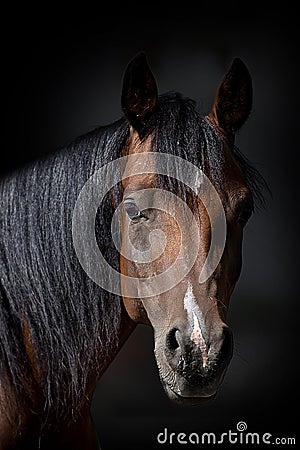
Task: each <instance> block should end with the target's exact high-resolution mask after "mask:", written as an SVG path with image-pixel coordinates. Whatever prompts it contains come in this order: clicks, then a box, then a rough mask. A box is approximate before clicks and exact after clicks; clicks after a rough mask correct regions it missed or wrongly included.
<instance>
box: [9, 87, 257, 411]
mask: <svg viewBox="0 0 300 450" xmlns="http://www.w3.org/2000/svg"><path fill="white" fill-rule="evenodd" d="M150 133H153V145H154V147H155V150H156V151H158V152H163V153H170V154H173V155H176V156H180V157H182V158H184V159H187V160H189V161H190V162H192V163H193V164H195V165H198V166H199V164H200V167H201V168H203V170H204V171H205V172H209V173H210V176H211V178H212V180H213V182H214V183H215V184H216V185H219V186H220V185H221V184H222V179H223V172H224V161H223V159H222V145H223V142H222V138H221V137H220V136H219V135H218V133H217V132H216V130H215V129H214V128H213V127H212V126H211V125H210V124H209V123H208V122H207V121H205V120H204V119H203V118H202V117H201V116H200V114H199V113H198V112H197V111H196V108H195V104H194V102H193V101H191V100H189V99H184V98H182V96H181V95H180V94H176V93H172V94H167V95H163V96H161V97H160V100H159V105H158V108H157V110H156V112H155V114H154V115H153V117H151V118H149V121H148V122H147V123H146V124H145V129H144V136H147V135H149V134H150ZM128 134H129V126H128V124H127V123H126V121H125V119H121V120H119V121H118V122H116V123H114V124H112V125H109V126H107V127H103V128H98V129H96V130H94V131H93V132H91V133H88V134H87V135H85V136H83V137H80V138H78V139H77V140H76V141H75V142H74V143H72V144H71V145H69V146H68V147H67V148H65V149H63V150H62V151H60V152H57V153H56V154H54V155H52V156H50V157H48V158H46V159H45V160H40V161H37V162H35V163H33V164H31V165H29V166H28V167H26V168H24V169H22V170H19V171H17V172H16V173H14V174H12V175H10V176H8V177H6V178H4V179H2V180H1V181H0V208H1V217H0V230H1V234H0V267H1V270H0V381H1V380H8V382H9V384H10V386H11V387H12V389H13V396H14V398H15V399H16V401H17V399H18V398H22V397H23V398H24V396H25V397H26V396H27V397H28V399H30V395H31V393H30V389H29V388H28V391H27V387H26V386H27V384H26V380H28V378H29V377H31V376H32V377H33V378H34V377H36V374H35V373H29V372H28V371H29V367H30V365H31V362H32V361H29V360H28V351H27V350H28V349H26V347H25V342H24V333H25V334H26V333H29V336H30V342H31V345H32V347H33V348H34V350H35V356H36V359H37V361H38V362H39V368H40V371H41V372H40V373H39V377H41V380H42V382H41V383H40V388H41V389H42V391H43V395H44V398H45V399H46V404H45V408H44V409H45V414H47V412H49V411H51V410H54V411H56V414H57V416H59V417H62V416H63V415H64V414H65V415H69V414H70V411H75V413H76V411H78V410H79V408H80V404H81V402H83V401H84V396H85V392H86V384H87V381H88V380H87V376H88V374H89V373H90V372H91V370H95V371H97V370H99V368H100V367H101V365H102V364H103V361H104V360H105V359H106V358H107V356H108V355H109V354H110V353H111V351H112V349H113V348H114V347H116V346H117V336H118V331H119V325H120V298H118V297H117V296H114V295H113V294H110V293H108V292H106V291H105V290H102V289H101V288H100V287H99V286H97V285H96V284H95V283H93V282H92V281H91V280H90V279H89V278H88V276H87V275H86V274H85V272H84V271H83V269H82V268H81V266H80V264H79V262H78V260H77V257H76V255H75V252H74V249H73V244H72V226H71V221H72V212H73V208H74V205H75V201H76V199H77V197H78V194H79V192H80V190H81V188H82V186H83V185H84V183H85V182H86V181H87V180H88V178H89V177H90V176H91V175H92V174H93V173H94V171H95V170H97V169H99V168H100V167H101V166H102V165H104V164H106V163H108V162H109V161H113V160H115V159H117V158H119V157H120V156H122V152H123V149H124V144H125V141H126V139H127V137H128ZM233 152H234V156H235V158H236V160H237V163H238V164H239V165H240V167H241V169H242V170H243V172H244V174H245V179H246V182H247V183H248V185H249V188H250V189H251V190H252V192H253V195H254V197H255V198H258V199H261V198H262V194H261V189H260V187H261V185H263V180H262V178H261V176H260V175H259V174H258V172H257V171H256V170H255V169H254V168H253V167H252V166H251V165H250V164H249V162H248V161H247V160H246V159H245V158H244V157H243V156H242V154H241V153H240V152H239V151H238V150H237V149H234V150H233ZM174 183H175V181H174V180H173V179H169V180H168V187H169V188H170V189H172V190H176V189H175V188H176V186H175V185H174ZM117 190H118V192H117V197H118V198H119V200H120V198H121V190H120V186H118V187H117ZM113 212H114V211H113V206H112V203H111V200H110V198H109V197H107V198H106V200H105V204H104V205H103V207H102V208H101V210H100V212H99V214H98V219H97V220H98V223H99V224H100V226H99V227H98V236H97V237H98V240H99V244H100V245H101V241H103V246H104V247H105V248H106V257H107V259H108V260H109V261H110V264H112V265H114V267H115V268H117V269H118V268H119V256H118V253H117V251H116V250H115V248H114V246H113V244H112V242H111V239H109V238H108V237H109V235H110V220H111V217H112V215H113Z"/></svg>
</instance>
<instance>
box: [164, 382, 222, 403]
mask: <svg viewBox="0 0 300 450" xmlns="http://www.w3.org/2000/svg"><path fill="white" fill-rule="evenodd" d="M163 387H164V389H165V392H166V394H167V396H168V397H169V399H170V400H172V401H173V402H174V403H176V404H180V405H182V406H205V405H207V404H209V403H210V402H211V401H212V400H214V398H215V397H216V395H217V391H215V392H213V393H211V394H209V395H197V394H195V395H189V396H185V395H182V394H181V393H179V390H177V389H172V388H171V387H170V386H169V385H168V384H167V383H164V382H163Z"/></svg>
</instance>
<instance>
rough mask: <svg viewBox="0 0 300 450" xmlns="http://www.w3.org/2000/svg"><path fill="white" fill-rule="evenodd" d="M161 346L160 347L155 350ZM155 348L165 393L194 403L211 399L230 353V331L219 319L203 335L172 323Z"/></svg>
mask: <svg viewBox="0 0 300 450" xmlns="http://www.w3.org/2000/svg"><path fill="white" fill-rule="evenodd" d="M162 347H163V351H158V349H162ZM156 348H157V350H156V351H155V353H156V360H157V364H158V368H159V373H160V378H161V381H162V384H163V386H164V388H165V390H166V392H167V394H168V396H169V397H170V398H171V399H172V400H175V401H177V402H182V403H189V404H190V403H198V402H201V401H203V400H208V399H212V398H213V397H214V396H215V394H216V392H217V390H218V387H219V385H220V384H221V382H222V380H223V378H224V375H225V372H226V369H227V367H228V364H229V362H230V360H231V357H232V349H233V338H232V332H231V330H230V328H229V327H228V326H226V325H225V324H223V323H222V326H220V327H218V329H215V330H212V331H211V332H210V336H209V337H208V338H204V336H203V334H202V333H201V330H200V328H199V329H193V331H192V332H190V331H189V332H186V331H185V330H181V329H180V326H174V327H172V328H171V329H170V330H169V331H168V332H167V335H166V338H165V344H164V346H162V345H159V346H158V347H156Z"/></svg>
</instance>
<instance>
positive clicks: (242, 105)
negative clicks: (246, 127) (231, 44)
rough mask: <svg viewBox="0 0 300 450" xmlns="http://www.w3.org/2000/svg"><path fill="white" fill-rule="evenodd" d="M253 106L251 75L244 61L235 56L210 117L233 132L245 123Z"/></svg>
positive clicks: (219, 88)
mask: <svg viewBox="0 0 300 450" xmlns="http://www.w3.org/2000/svg"><path fill="white" fill-rule="evenodd" d="M251 108H252V80H251V75H250V73H249V71H248V69H247V67H246V66H245V64H244V63H243V61H242V60H240V59H239V58H235V59H234V60H233V62H232V64H231V67H230V69H229V71H228V72H227V74H226V75H225V77H224V79H223V81H222V82H221V84H220V86H219V87H218V90H217V93H216V97H215V102H214V105H213V108H212V111H211V113H210V117H211V118H212V120H213V121H216V122H217V124H218V125H219V126H220V127H221V128H222V129H223V130H224V131H226V132H227V133H229V134H233V133H235V132H236V131H237V130H239V129H240V128H241V126H242V125H243V124H244V122H245V121H246V119H247V118H248V116H249V114H250V111H251Z"/></svg>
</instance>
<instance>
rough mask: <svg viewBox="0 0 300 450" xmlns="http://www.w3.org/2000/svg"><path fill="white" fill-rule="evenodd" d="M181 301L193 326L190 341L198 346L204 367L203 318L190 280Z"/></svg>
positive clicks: (205, 347)
mask: <svg viewBox="0 0 300 450" xmlns="http://www.w3.org/2000/svg"><path fill="white" fill-rule="evenodd" d="M183 303H184V309H185V310H186V311H187V315H188V320H189V321H190V322H191V323H192V326H193V330H192V333H191V341H193V342H194V343H195V344H196V345H197V346H198V347H199V348H200V350H201V353H202V364H203V367H205V366H206V363H207V346H206V343H205V339H204V336H203V333H202V330H201V324H202V328H203V318H202V313H201V311H200V308H199V306H198V305H197V302H196V299H195V296H194V292H193V286H192V284H191V283H190V282H189V284H188V288H187V291H186V293H185V296H184V301H183Z"/></svg>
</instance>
